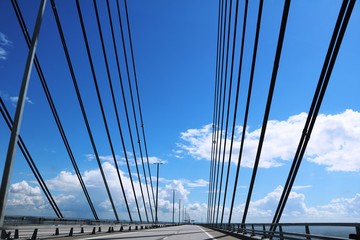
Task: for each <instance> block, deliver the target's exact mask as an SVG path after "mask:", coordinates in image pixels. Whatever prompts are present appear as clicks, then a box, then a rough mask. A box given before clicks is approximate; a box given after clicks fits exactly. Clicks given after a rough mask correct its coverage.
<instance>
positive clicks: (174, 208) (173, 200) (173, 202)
mask: <svg viewBox="0 0 360 240" xmlns="http://www.w3.org/2000/svg"><path fill="white" fill-rule="evenodd" d="M172 220H173V225H174V224H175V189H173V219H172Z"/></svg>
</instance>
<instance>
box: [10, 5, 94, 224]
mask: <svg viewBox="0 0 360 240" xmlns="http://www.w3.org/2000/svg"><path fill="white" fill-rule="evenodd" d="M12 6H13V8H14V10H15V13H16V16H17V19H18V21H19V24H20V26H21V29H22V31H23V34H24V38H25V40H26V43H27V45H28V47H30V35H29V33H28V31H27V27H26V24H25V21H24V18H23V16H22V13H21V10H20V8H19V5H18V3H17V1H12ZM34 64H35V67H36V70H37V73H38V75H39V79H40V82H41V85H42V87H43V90H44V93H45V96H46V98H47V100H48V103H49V106H50V109H51V111H52V114H53V116H54V119H55V122H56V124H57V127H58V129H59V132H60V135H61V137H62V139H63V142H64V145H65V147H66V150H67V152H68V155H69V157H70V160H71V163H72V165H73V167H74V170H75V173H76V175H77V177H78V180H79V182H80V185H81V187H82V189H83V192H84V194H85V197H86V199H87V201H88V204H89V207H90V209H91V211H92V213H93V216H94V218H95V219H96V220H98V216H97V214H96V211H95V207H94V205H93V203H92V201H91V198H90V196H89V193H88V191H87V189H86V186H85V183H84V181H83V179H82V177H81V173H80V171H79V168H78V166H77V163H76V160H75V158H74V155H73V153H72V150H71V148H70V144H69V142H68V140H67V138H66V135H65V131H64V129H63V127H62V124H61V121H60V118H59V115H58V113H57V111H56V108H55V105H54V102H53V100H52V97H51V94H50V90H49V88H48V86H47V83H46V80H45V77H44V74H43V72H42V69H41V66H40V63H39V60H38V58H37V56H36V55H35V57H34Z"/></svg>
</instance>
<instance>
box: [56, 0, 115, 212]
mask: <svg viewBox="0 0 360 240" xmlns="http://www.w3.org/2000/svg"><path fill="white" fill-rule="evenodd" d="M51 3H52V5H53V10H54V15H55V19H56V24H57V28H58V31H59V35H60V38H61V42H62V45H63V49H64V53H65V56H66V60H67V63H68V67H69V71H70V74H71V78H72V82H73V85H74V88H75V92H76V96H77V99H78V102H79V105H80V109H81V113H82V116H83V119H84V122H85V126H86V129H87V132H88V135H89V138H90V141H91V145H92V148H93V151H94V154H95V158H96V161H97V164H98V166H99V169H100V173H101V176H102V180H103V181H104V185H105V188H106V191H107V194H108V196H109V199H111V200H112V198H111V194H110V190H109V187H108V184H107V182H106V178H105V174H104V171H103V169H102V166H101V162H100V158H99V154H98V151H97V148H96V144H95V141H94V138H93V135H92V132H91V128H90V124H89V121H88V118H87V115H86V111H85V107H84V104H83V101H82V98H81V94H80V90H79V86H78V84H77V80H76V76H75V72H74V69H73V66H72V62H71V59H70V55H69V51H68V48H67V45H66V41H65V37H64V33H63V30H62V27H61V23H60V19H59V17H58V14H57V11H55V10H56V7H55V2H54V0H51ZM114 214H116V212H115V211H114ZM116 216H117V214H116Z"/></svg>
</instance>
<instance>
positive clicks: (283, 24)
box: [242, 0, 290, 224]
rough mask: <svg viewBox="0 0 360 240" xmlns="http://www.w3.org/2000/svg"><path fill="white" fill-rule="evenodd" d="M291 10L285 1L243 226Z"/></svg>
mask: <svg viewBox="0 0 360 240" xmlns="http://www.w3.org/2000/svg"><path fill="white" fill-rule="evenodd" d="M289 9H290V0H285V4H284V9H283V16H282V20H281V27H280V32H279V39H278V43H277V48H276V55H275V60H274V67H273V71H272V76H271V82H270V88H269V93H268V98H267V102H266V109H265V113H264V119H263V124H262V128H261V133H260V138H259V145H258V149H257V153H256V158H255V163H254V169H253V173H252V176H251V182H250V186H249V191H248V195H247V199H246V204H245V208H244V215H243V219H242V224H244V223H245V222H246V217H247V213H248V210H249V205H250V200H251V195H252V191H253V188H254V183H255V179H256V173H257V168H258V165H259V160H260V155H261V150H262V145H263V142H264V137H265V132H266V125H267V121H268V119H269V113H270V108H271V102H272V96H273V93H274V89H275V83H276V77H277V72H278V68H279V62H280V56H281V50H282V45H283V41H284V36H285V29H286V24H287V18H288V14H289Z"/></svg>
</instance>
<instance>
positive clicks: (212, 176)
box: [208, 0, 224, 223]
mask: <svg viewBox="0 0 360 240" xmlns="http://www.w3.org/2000/svg"><path fill="white" fill-rule="evenodd" d="M223 3H224V1H223V0H221V1H219V6H218V37H217V51H216V72H215V86H214V111H213V125H212V142H211V156H210V160H211V162H210V171H211V172H210V181H209V204H208V212H209V217H208V222H209V223H210V222H212V220H211V219H212V215H213V211H212V209H213V207H212V205H213V195H214V194H213V193H214V181H215V172H216V161H215V158H214V155H215V147H216V139H217V126H218V124H217V119H218V114H217V112H218V98H219V84H220V80H219V72H220V55H221V42H222V34H221V32H222V30H221V29H222V18H223V17H222V16H223V10H222V9H223Z"/></svg>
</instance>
